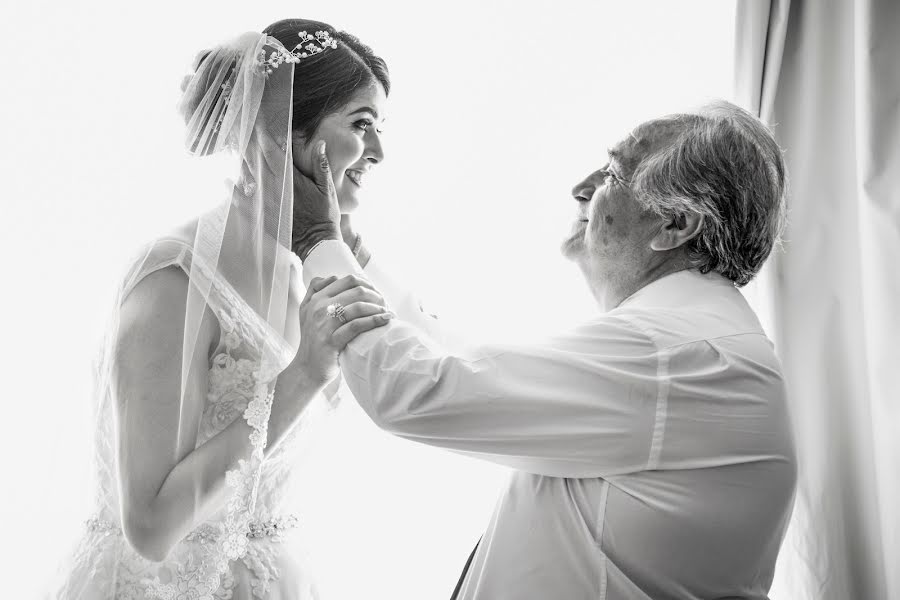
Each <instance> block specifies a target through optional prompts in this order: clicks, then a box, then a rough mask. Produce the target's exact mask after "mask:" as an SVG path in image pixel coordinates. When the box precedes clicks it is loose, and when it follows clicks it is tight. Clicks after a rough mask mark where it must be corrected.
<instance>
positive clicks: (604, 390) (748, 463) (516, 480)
mask: <svg viewBox="0 0 900 600" xmlns="http://www.w3.org/2000/svg"><path fill="white" fill-rule="evenodd" d="M351 272H357V273H359V272H360V270H359V267H358V266H357V264H356V261H355V260H354V259H353V257H352V255H351V254H350V252H349V251H348V250H347V249H346V247H345V246H344V245H343V244H341V243H338V242H334V243H326V244H321V245H320V246H319V247H318V248H317V249H316V250H315V251H314V252H313V253H312V254H311V255H310V256H309V257H308V258H307V261H306V263H305V264H304V278H305V279H306V280H307V281H309V279H310V278H311V277H313V276H319V277H326V276H329V275H339V276H340V275H345V274H347V273H351ZM367 272H368V268H367ZM369 275H372V274H369ZM371 278H372V279H373V282H375V283H376V285H377V284H378V282H377V281H376V279H378V278H377V277H371ZM386 296H388V295H387V294H386ZM388 300H389V301H390V300H391V298H390V296H388ZM404 313H406V314H408V313H407V312H406V311H404ZM422 315H423V322H422V323H419V324H417V325H416V326H411V325H410V324H409V323H407V322H404V321H402V320H400V319H397V320H394V321H393V322H391V323H390V324H389V325H387V326H385V327H382V328H378V329H375V330H373V331H371V332H367V333H365V334H363V335H361V336H359V337H358V338H356V339H355V340H354V341H353V342H351V343H350V344H349V345H348V346H347V348H346V349H345V351H344V352H343V353H342V354H341V359H340V362H341V368H342V371H343V375H344V378H345V380H346V382H347V385H348V386H349V388H350V390H351V391H352V392H353V394H354V396H355V397H356V400H357V401H358V402H359V404H360V406H362V408H363V410H365V411H366V413H368V415H369V416H370V417H371V419H372V420H373V421H374V422H375V423H376V424H378V425H379V426H380V427H381V428H383V429H385V430H387V431H389V432H391V433H393V434H395V435H398V436H401V437H404V438H406V439H409V440H413V441H417V442H421V443H425V444H429V445H432V446H438V447H441V448H446V449H448V450H454V451H457V452H461V453H465V454H467V455H469V456H473V457H477V458H480V459H483V460H488V461H491V462H495V463H498V464H501V465H505V466H507V467H510V468H511V469H514V471H513V473H512V475H511V477H510V480H509V484H508V486H507V488H506V490H505V492H504V493H503V494H502V495H501V497H500V498H499V500H498V501H497V505H496V508H495V511H494V514H493V517H492V518H491V521H490V523H489V524H488V526H487V529H486V531H485V534H484V538H483V539H482V542H481V544H480V546H479V548H478V551H477V553H476V554H475V557H474V560H473V561H472V565H471V568H470V570H469V573H468V576H467V578H466V580H465V582H464V583H463V587H462V590H461V592H460V598H463V599H466V600H475V599H477V600H504V599H510V600H530V599H534V600H547V599H556V598H560V599H566V600H574V599H585V600H587V599H590V600H603V599H606V600H623V599H649V598H652V599H654V600H658V599H663V598H679V599H698V600H699V599H715V598H754V599H759V598H766V597H767V592H768V589H769V586H770V584H771V581H772V576H773V571H774V567H775V559H776V556H777V554H778V549H779V546H780V544H781V540H782V537H783V534H784V530H785V528H786V526H787V522H788V518H789V516H790V512H791V506H792V500H793V493H794V483H795V478H796V472H795V469H796V466H795V456H794V447H793V441H792V436H791V428H790V423H789V417H788V411H787V405H786V400H785V388H784V383H783V380H782V374H781V366H780V364H779V361H778V359H777V358H776V356H775V353H774V351H773V348H772V344H771V342H770V341H769V340H768V338H767V337H766V336H765V334H764V333H763V331H762V329H761V327H760V325H759V322H758V320H757V318H756V316H755V315H754V313H753V311H752V310H751V309H750V307H749V306H748V304H747V303H746V301H745V300H744V298H743V296H742V295H741V293H740V292H739V291H738V290H737V289H735V288H734V286H733V285H732V284H731V282H730V281H728V280H727V279H725V278H723V277H721V276H719V275H717V274H707V275H702V274H700V273H699V272H697V271H694V270H690V271H682V272H680V273H676V274H673V275H669V276H666V277H663V278H662V279H659V280H658V281H656V282H654V283H652V284H650V285H648V286H646V287H644V288H643V289H641V290H639V291H638V292H637V293H635V294H634V295H632V296H631V297H630V298H628V299H627V300H625V301H624V302H623V303H622V304H621V305H620V306H619V307H617V308H616V309H614V310H612V311H610V312H608V313H605V314H600V315H598V316H597V317H595V318H593V319H591V320H589V321H587V322H585V323H583V324H582V325H580V326H579V327H577V328H575V329H574V330H571V331H568V332H565V333H562V334H560V335H558V336H556V337H553V338H552V339H548V340H546V342H544V343H542V344H540V345H531V346H521V345H520V346H503V345H490V346H483V347H480V348H477V349H474V350H472V351H469V352H466V353H455V354H454V353H448V351H447V350H446V349H444V347H443V346H441V345H440V344H438V343H436V342H435V341H434V337H435V336H434V335H423V334H422V331H421V329H423V328H425V329H427V328H429V327H431V325H429V324H428V322H427V321H428V319H427V318H426V317H427V315H424V313H422ZM461 493H465V491H464V490H461ZM435 518H436V519H437V518H442V517H441V515H435ZM460 558H461V560H462V559H464V557H460ZM396 576H397V577H402V573H397V575H396ZM449 592H450V590H448V595H449Z"/></svg>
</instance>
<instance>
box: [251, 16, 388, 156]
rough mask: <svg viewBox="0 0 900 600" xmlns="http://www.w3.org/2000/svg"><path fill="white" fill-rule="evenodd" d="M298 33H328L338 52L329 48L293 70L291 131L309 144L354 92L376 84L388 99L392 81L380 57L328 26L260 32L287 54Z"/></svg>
mask: <svg viewBox="0 0 900 600" xmlns="http://www.w3.org/2000/svg"><path fill="white" fill-rule="evenodd" d="M301 31H305V32H307V33H308V34H310V35H315V33H316V32H317V31H327V32H328V33H329V34H330V35H331V37H333V38H334V39H335V40H337V48H334V49H332V48H328V49H326V51H325V52H321V53H319V54H315V55H313V56H310V57H309V58H305V59H303V60H301V61H300V62H299V63H297V64H296V65H295V66H294V100H293V111H294V114H293V129H294V131H298V132H299V133H300V134H301V135H302V136H303V137H304V138H305V139H307V140H308V139H312V137H313V135H314V134H315V132H316V130H317V129H318V128H319V125H320V124H321V122H322V119H324V118H325V117H326V116H328V115H330V114H332V113H333V112H335V111H337V110H340V109H341V108H343V107H344V106H346V104H347V103H348V102H350V100H351V99H352V98H353V95H354V94H355V93H356V92H357V90H359V89H361V88H366V87H368V86H369V85H372V84H373V83H376V82H377V83H379V84H381V86H382V87H383V88H384V93H385V95H387V94H389V93H390V91H391V80H390V76H389V75H388V68H387V64H385V62H384V60H383V59H382V58H381V57H379V56H377V55H376V54H375V53H374V52H372V49H371V48H369V47H368V46H366V45H365V44H363V43H362V42H361V41H359V38H357V37H356V36H354V35H351V34H349V33H347V32H346V31H336V30H335V29H334V27H332V26H331V25H329V24H328V23H322V22H320V21H310V20H307V19H284V20H281V21H278V22H276V23H272V24H271V25H269V26H268V27H266V28H265V29H263V33H265V34H267V35H270V36H272V37H274V38H275V39H277V40H278V41H279V42H281V43H282V45H284V47H285V48H287V49H288V50H289V51H290V50H293V49H294V46H296V45H297V44H298V43H299V42H300V37H299V33H300V32H301Z"/></svg>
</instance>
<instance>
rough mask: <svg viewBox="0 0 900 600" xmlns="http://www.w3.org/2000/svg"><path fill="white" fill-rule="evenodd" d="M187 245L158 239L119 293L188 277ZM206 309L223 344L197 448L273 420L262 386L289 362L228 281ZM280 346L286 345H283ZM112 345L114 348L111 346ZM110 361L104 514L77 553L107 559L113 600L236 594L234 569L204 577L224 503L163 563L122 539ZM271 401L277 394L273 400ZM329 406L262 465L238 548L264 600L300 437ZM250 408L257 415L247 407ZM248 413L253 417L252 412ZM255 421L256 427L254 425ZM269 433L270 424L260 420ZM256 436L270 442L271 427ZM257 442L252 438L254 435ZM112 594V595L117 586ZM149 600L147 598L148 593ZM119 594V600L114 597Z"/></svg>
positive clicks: (100, 494)
mask: <svg viewBox="0 0 900 600" xmlns="http://www.w3.org/2000/svg"><path fill="white" fill-rule="evenodd" d="M190 253H191V250H190V246H188V245H187V244H185V243H184V242H181V241H178V240H165V241H163V242H157V243H156V244H155V246H154V249H153V251H152V252H151V255H150V257H149V260H148V259H146V258H145V259H144V260H143V261H141V266H140V271H139V272H138V273H134V272H132V273H131V274H130V275H129V277H128V278H127V282H126V284H125V285H124V286H123V288H122V290H121V293H120V302H121V299H124V298H125V297H127V295H128V293H129V292H130V290H131V289H133V288H134V287H135V286H136V285H137V283H139V282H140V281H141V280H142V279H143V278H144V277H146V276H147V275H149V274H150V273H152V272H154V271H157V270H159V269H163V268H166V267H170V266H178V267H180V268H182V269H184V270H185V272H186V273H190V266H191V265H190V260H191V256H190ZM209 306H210V308H211V309H212V311H213V313H214V314H215V316H216V318H217V320H218V323H219V340H218V343H217V347H216V349H215V351H214V352H213V354H212V358H211V360H210V364H209V371H208V373H209V380H208V388H207V396H206V399H205V402H204V406H203V412H202V417H201V421H200V426H199V430H198V433H197V440H196V447H199V446H200V445H202V444H203V443H205V442H206V441H208V440H209V439H210V438H212V437H213V436H215V435H216V434H218V433H219V432H221V431H222V430H223V429H225V428H226V427H227V426H228V425H230V424H231V423H232V422H233V421H235V420H236V419H238V418H242V417H243V418H246V419H248V422H251V419H252V417H253V415H254V414H255V413H256V412H259V413H260V416H259V417H258V418H262V419H267V418H268V412H267V411H262V410H258V411H255V409H254V406H256V407H257V408H259V407H262V408H264V406H263V404H264V400H265V396H266V394H264V393H263V394H262V396H261V393H260V390H261V388H263V389H264V386H265V385H266V384H267V383H268V382H272V381H273V380H274V378H275V376H276V375H277V370H276V368H277V367H275V366H273V365H278V364H279V362H280V364H281V365H284V364H286V363H285V362H284V355H285V352H289V351H290V349H287V348H285V347H284V342H283V341H281V338H280V336H277V335H272V333H271V331H269V330H268V325H267V324H266V323H265V322H264V321H262V320H261V319H259V318H258V317H257V316H256V314H255V313H254V312H253V311H252V310H251V309H249V307H247V306H246V305H245V304H244V303H243V301H242V299H241V298H240V296H239V295H238V294H237V293H236V292H235V291H234V290H233V289H230V286H229V285H228V284H227V282H224V281H222V280H219V279H215V278H213V279H212V289H211V290H210V296H209ZM279 343H280V344H279ZM105 347H106V348H109V347H110V345H109V343H108V342H107V343H106V344H105ZM107 362H108V357H101V360H100V361H99V365H98V369H97V372H96V375H97V380H96V381H97V395H98V396H97V397H98V405H97V413H96V434H95V463H96V468H97V473H96V474H97V478H96V479H97V482H98V485H97V490H96V493H97V500H96V506H97V513H96V515H95V516H94V517H92V519H91V520H90V521H89V522H88V531H87V533H86V537H85V539H84V540H83V541H82V543H81V547H80V548H79V553H81V554H82V555H83V556H82V559H83V560H97V555H98V554H101V555H102V554H104V553H105V554H107V555H110V556H111V557H112V558H110V557H107V559H106V560H103V561H101V563H102V564H104V565H106V567H107V568H109V569H111V570H112V571H114V572H111V573H110V581H111V582H112V583H110V585H114V586H115V592H114V593H115V598H134V599H138V598H145V597H159V598H172V599H175V598H182V597H184V598H192V599H193V598H202V599H209V600H211V599H212V598H231V597H232V589H233V588H234V587H235V585H236V581H235V572H234V569H233V568H229V569H228V570H227V571H226V572H225V574H224V575H223V576H222V578H221V582H220V585H219V587H218V588H217V589H210V588H211V586H209V585H207V584H205V583H204V582H203V581H201V580H199V579H198V577H199V575H198V573H199V564H200V563H201V562H202V560H203V558H204V552H205V550H206V549H208V548H210V547H211V544H215V543H216V542H218V541H221V536H223V535H229V532H228V531H227V529H226V528H225V527H224V524H223V522H222V519H223V517H225V516H226V511H227V507H222V509H221V510H220V511H218V512H217V513H216V514H215V515H214V516H213V518H211V519H209V520H208V521H207V522H205V523H203V524H201V525H200V526H198V527H197V528H196V529H195V530H194V531H193V532H192V533H191V534H190V535H188V536H187V537H186V538H185V539H184V540H183V541H182V542H180V543H179V544H178V545H177V547H176V548H175V549H174V550H173V551H172V552H171V554H170V555H169V557H168V558H167V559H166V560H165V561H164V562H162V563H153V562H150V561H147V560H145V559H143V558H142V557H141V556H140V555H138V554H137V553H136V552H134V551H133V549H131V548H130V546H129V545H128V543H127V541H126V540H125V539H124V536H123V535H122V533H121V522H120V517H119V506H120V502H119V493H118V487H119V486H118V485H117V479H116V477H117V476H116V438H115V414H114V410H115V409H114V405H113V401H112V397H111V391H110V382H109V377H108V369H109V366H108V364H107ZM268 401H269V402H271V395H269V396H268ZM330 406H331V405H330V403H329V402H328V401H327V400H325V399H324V398H319V399H317V400H315V401H313V403H311V405H310V406H309V407H308V408H307V410H306V411H305V413H304V416H303V420H302V421H301V423H300V424H299V425H298V426H297V427H295V428H294V429H293V430H292V431H291V432H290V433H289V434H288V436H287V437H286V439H284V440H282V442H281V443H280V444H279V446H278V448H276V449H275V450H273V451H272V452H271V453H270V454H269V455H268V456H267V457H266V459H265V460H264V461H263V462H262V464H261V468H260V474H259V481H258V489H257V491H256V496H255V504H254V505H253V511H252V515H251V517H252V520H251V521H250V522H249V524H248V527H249V530H250V534H248V535H247V536H246V538H245V537H244V536H241V537H240V539H238V540H235V541H234V542H232V541H231V539H230V538H229V540H226V543H234V544H238V545H240V546H242V548H240V550H242V551H244V552H241V554H244V555H243V556H242V558H241V559H240V561H241V563H242V565H243V566H242V567H241V569H240V571H241V573H243V574H244V575H243V576H245V577H249V579H250V581H249V583H250V586H251V588H252V592H253V596H255V597H257V598H265V597H266V592H267V590H268V587H269V585H270V583H271V582H272V581H273V579H275V578H277V576H278V568H277V562H278V556H277V555H278V550H279V548H278V546H279V544H280V542H281V541H282V540H283V538H284V536H285V535H286V534H287V533H288V532H290V530H291V529H292V528H293V526H294V525H295V523H296V518H297V517H296V516H294V515H290V514H289V513H288V512H287V511H285V508H286V505H287V504H288V503H289V491H290V490H291V489H292V485H291V477H292V475H293V473H294V469H293V468H292V467H293V463H294V459H295V457H296V455H297V451H298V446H299V445H300V443H299V442H300V440H301V439H302V437H303V436H302V431H303V430H305V429H306V428H307V427H308V426H309V423H310V422H311V421H313V420H315V419H316V418H318V417H321V416H322V415H324V414H325V413H327V412H329V409H330ZM248 408H249V409H250V410H248ZM248 415H250V416H248ZM251 425H252V422H251ZM263 427H264V423H263ZM254 435H257V436H260V435H261V436H264V435H265V430H264V429H263V430H262V431H261V432H260V431H256V432H255V433H254ZM251 440H253V437H252V436H251ZM250 468H251V467H250V465H249V464H248V463H246V462H244V461H242V463H241V467H240V469H239V470H235V471H233V472H230V473H229V474H228V476H229V484H230V485H235V486H240V485H243V483H240V482H239V483H235V481H233V480H239V479H240V478H242V477H244V476H247V478H248V479H249V478H250V474H248V473H244V472H243V471H245V470H249V469H250ZM110 591H112V590H110ZM148 594H149V595H148ZM111 597H112V596H111Z"/></svg>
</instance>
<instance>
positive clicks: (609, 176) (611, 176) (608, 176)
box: [603, 171, 619, 183]
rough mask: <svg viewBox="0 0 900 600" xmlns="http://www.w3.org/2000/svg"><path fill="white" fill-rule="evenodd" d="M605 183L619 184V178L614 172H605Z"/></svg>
mask: <svg viewBox="0 0 900 600" xmlns="http://www.w3.org/2000/svg"><path fill="white" fill-rule="evenodd" d="M603 181H605V182H606V183H619V178H618V177H616V174H615V173H613V172H612V171H603Z"/></svg>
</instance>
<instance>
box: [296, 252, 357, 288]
mask: <svg viewBox="0 0 900 600" xmlns="http://www.w3.org/2000/svg"><path fill="white" fill-rule="evenodd" d="M332 275H335V276H337V277H345V276H347V275H363V270H362V268H360V266H359V263H358V262H356V258H354V257H353V253H352V252H350V248H348V247H347V244H345V243H344V242H342V241H341V240H325V241H324V242H322V243H321V244H319V245H317V246H316V247H315V248H313V251H312V252H310V253H309V256H307V257H306V260H305V261H303V285H304V286H306V287H307V288H309V282H310V281H312V280H313V279H315V278H316V277H331V276H332Z"/></svg>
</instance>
